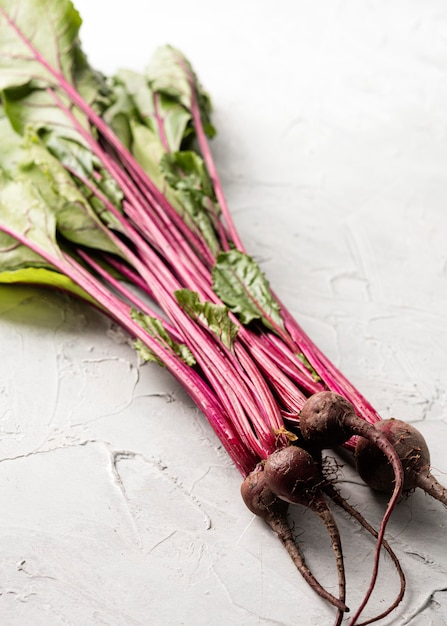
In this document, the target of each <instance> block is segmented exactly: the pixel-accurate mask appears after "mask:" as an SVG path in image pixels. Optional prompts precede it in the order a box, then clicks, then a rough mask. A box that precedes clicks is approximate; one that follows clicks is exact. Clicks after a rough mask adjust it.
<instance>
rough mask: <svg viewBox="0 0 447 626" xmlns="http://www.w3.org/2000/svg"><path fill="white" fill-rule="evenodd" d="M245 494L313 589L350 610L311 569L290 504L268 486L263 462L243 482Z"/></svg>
mask: <svg viewBox="0 0 447 626" xmlns="http://www.w3.org/2000/svg"><path fill="white" fill-rule="evenodd" d="M241 494H242V498H243V500H244V502H245V504H246V505H247V507H248V508H249V509H250V511H251V512H252V513H254V514H255V515H258V516H259V517H261V518H262V519H264V520H265V521H266V522H267V524H268V525H269V526H270V527H271V528H272V530H274V531H275V533H276V534H277V535H278V538H279V540H280V541H281V543H282V544H283V546H284V547H285V548H286V550H287V552H288V554H289V556H290V557H291V559H292V561H293V563H294V564H295V566H296V568H297V569H298V571H299V572H300V574H301V575H302V576H303V577H304V579H305V580H306V582H307V583H308V584H309V585H310V586H311V587H312V589H313V590H314V591H315V592H316V593H317V594H318V595H319V596H320V597H322V598H323V599H324V600H327V601H328V602H329V603H330V604H332V605H333V606H335V607H337V608H338V609H339V611H343V612H346V611H347V610H348V609H347V607H346V605H345V603H344V597H343V599H339V598H336V597H335V596H333V595H332V594H330V593H329V592H328V591H326V589H324V587H322V586H321V584H320V583H319V582H318V581H317V579H316V578H315V576H314V575H313V574H312V573H311V571H310V570H309V568H308V566H307V564H306V562H305V560H304V556H303V554H302V553H301V550H300V549H299V548H298V546H297V544H296V543H295V539H294V537H293V533H292V530H291V528H290V525H289V522H288V520H287V510H288V508H289V505H288V503H287V502H285V501H284V500H281V499H280V498H279V497H278V496H277V495H276V494H275V493H273V491H272V490H271V489H270V487H269V486H268V485H267V482H266V477H265V472H264V467H263V466H262V464H260V465H258V466H257V468H256V469H255V470H254V471H253V472H251V473H250V474H249V475H248V476H247V478H246V479H245V480H244V482H243V483H242V485H241Z"/></svg>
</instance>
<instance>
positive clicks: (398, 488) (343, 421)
mask: <svg viewBox="0 0 447 626" xmlns="http://www.w3.org/2000/svg"><path fill="white" fill-rule="evenodd" d="M300 431H301V435H302V436H303V438H304V440H305V441H306V442H308V444H309V446H311V447H312V448H314V447H316V448H320V449H321V448H334V447H336V446H339V445H342V444H343V443H345V442H346V441H348V439H350V438H351V437H352V436H356V435H357V436H362V437H364V438H366V439H368V440H369V441H370V442H371V444H372V445H374V446H376V447H377V448H378V449H379V450H380V451H381V452H382V453H383V454H385V455H386V457H387V459H388V461H389V463H390V464H391V467H392V470H393V474H394V486H393V489H392V496H391V498H390V501H389V503H388V507H387V509H386V511H385V514H384V516H383V519H382V523H381V525H380V529H379V533H378V538H377V548H376V554H375V559H374V567H373V573H372V576H371V582H370V585H369V588H368V590H367V592H366V594H365V597H364V599H363V601H362V604H361V605H360V607H359V609H358V610H357V612H356V614H355V615H354V617H353V619H352V622H351V624H352V625H353V624H355V623H356V620H357V619H358V617H359V616H360V613H361V612H362V610H363V608H364V607H365V606H366V603H367V602H368V600H369V598H370V596H371V594H372V592H373V589H374V586H375V583H376V580H377V574H378V571H379V559H380V548H381V546H382V543H383V539H384V535H385V528H386V525H387V523H388V520H389V518H390V515H391V513H392V511H393V509H394V507H395V505H396V503H397V501H398V499H399V498H400V495H401V493H402V488H403V470H402V464H401V462H400V459H399V456H398V454H397V452H396V450H395V449H394V447H393V446H392V445H391V444H390V442H389V441H388V439H387V438H386V437H385V435H383V434H382V433H381V432H380V430H378V429H377V428H375V427H374V426H373V425H372V424H369V423H368V422H365V421H364V420H362V419H360V418H359V417H358V416H357V415H356V413H355V410H354V407H353V406H352V404H351V403H350V402H348V401H347V400H346V399H345V398H343V397H342V396H340V395H339V394H337V393H334V392H332V391H321V392H319V393H315V394H313V395H312V396H310V398H308V400H306V402H305V403H304V405H303V408H302V410H301V413H300Z"/></svg>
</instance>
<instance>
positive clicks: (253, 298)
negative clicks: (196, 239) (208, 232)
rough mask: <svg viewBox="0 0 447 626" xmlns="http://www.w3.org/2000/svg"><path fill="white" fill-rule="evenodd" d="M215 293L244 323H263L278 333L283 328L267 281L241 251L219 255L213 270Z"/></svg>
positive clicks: (254, 263)
mask: <svg viewBox="0 0 447 626" xmlns="http://www.w3.org/2000/svg"><path fill="white" fill-rule="evenodd" d="M213 290H214V292H215V293H216V294H217V295H218V296H219V298H220V299H221V300H222V302H224V303H225V304H226V305H227V306H228V308H229V309H230V310H231V311H232V312H233V313H235V314H236V315H237V316H238V317H239V319H240V320H241V322H242V323H243V324H249V323H250V322H252V321H253V320H261V321H262V322H263V324H264V325H265V326H267V327H268V328H270V329H271V330H273V331H275V332H277V330H278V328H280V329H281V330H283V329H284V322H283V319H282V317H281V313H280V307H279V304H278V303H277V302H276V300H275V298H274V297H273V295H272V292H271V290H270V286H269V284H268V282H267V279H266V278H265V276H264V274H263V273H262V271H261V269H260V268H259V266H258V264H257V263H256V262H255V261H253V259H252V258H251V257H249V256H248V255H247V254H244V253H243V252H240V251H239V250H230V251H229V252H220V253H219V255H218V256H217V260H216V264H215V266H214V268H213Z"/></svg>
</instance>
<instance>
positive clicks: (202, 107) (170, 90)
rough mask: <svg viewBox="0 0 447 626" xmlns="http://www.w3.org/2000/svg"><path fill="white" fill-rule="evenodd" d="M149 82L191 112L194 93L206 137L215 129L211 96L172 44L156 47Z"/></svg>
mask: <svg viewBox="0 0 447 626" xmlns="http://www.w3.org/2000/svg"><path fill="white" fill-rule="evenodd" d="M146 75H147V77H148V79H149V84H150V85H151V87H152V89H153V90H154V91H156V92H159V93H161V94H164V95H165V96H168V97H169V98H172V99H174V100H176V101H177V102H178V103H180V104H181V105H182V106H183V107H184V108H185V109H186V110H187V111H189V112H190V113H191V109H192V102H193V95H194V94H195V96H196V99H197V104H198V107H199V111H200V115H201V118H202V123H203V127H204V130H205V132H206V134H207V135H208V137H213V136H214V135H215V133H216V131H215V129H214V127H213V125H212V124H211V119H210V115H211V100H210V98H209V96H208V94H207V93H206V91H204V89H203V87H202V86H201V84H200V83H199V81H198V79H197V76H196V74H195V72H194V70H193V68H192V66H191V64H190V63H189V61H188V60H187V59H186V57H185V56H184V55H183V54H182V53H181V52H180V51H179V50H176V49H175V48H173V47H172V46H163V47H161V48H158V49H157V50H156V51H155V53H154V55H153V57H152V59H151V62H150V63H149V65H148V67H147V69H146Z"/></svg>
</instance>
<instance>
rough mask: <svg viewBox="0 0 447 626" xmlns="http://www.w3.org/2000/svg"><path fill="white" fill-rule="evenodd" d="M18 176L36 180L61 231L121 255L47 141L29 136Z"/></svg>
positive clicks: (69, 237) (72, 238)
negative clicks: (53, 154)
mask: <svg viewBox="0 0 447 626" xmlns="http://www.w3.org/2000/svg"><path fill="white" fill-rule="evenodd" d="M17 178H18V179H20V180H22V179H25V178H26V180H28V181H32V182H33V184H34V185H35V186H36V188H38V189H39V190H40V193H41V194H42V196H44V197H45V199H46V201H47V203H48V205H49V206H51V207H52V210H53V212H54V214H55V216H56V226H57V230H58V231H59V232H60V233H61V234H62V235H63V236H64V237H65V239H67V240H68V241H71V242H73V243H75V244H78V245H83V246H87V247H90V248H97V249H99V250H103V251H106V252H111V253H112V254H120V253H119V251H118V249H117V247H116V246H115V244H114V243H113V242H112V241H111V240H110V237H109V235H108V232H107V231H106V229H105V228H104V226H103V225H102V223H101V221H100V219H99V217H98V216H97V215H96V213H95V211H94V210H93V208H92V206H91V205H90V203H89V201H88V200H87V199H86V197H85V196H84V194H83V193H82V192H81V191H80V190H79V189H78V187H77V186H76V184H75V182H74V180H73V178H72V177H71V175H70V174H69V173H68V172H67V171H66V170H65V169H64V167H62V166H61V164H60V162H59V161H58V159H56V158H55V157H53V156H52V155H51V154H50V153H49V152H48V150H47V149H46V147H45V146H44V145H43V143H42V142H41V141H40V140H39V139H38V138H37V137H36V136H31V135H29V136H28V137H27V140H26V142H25V143H24V150H23V160H22V163H21V167H20V169H19V170H18V172H17Z"/></svg>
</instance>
